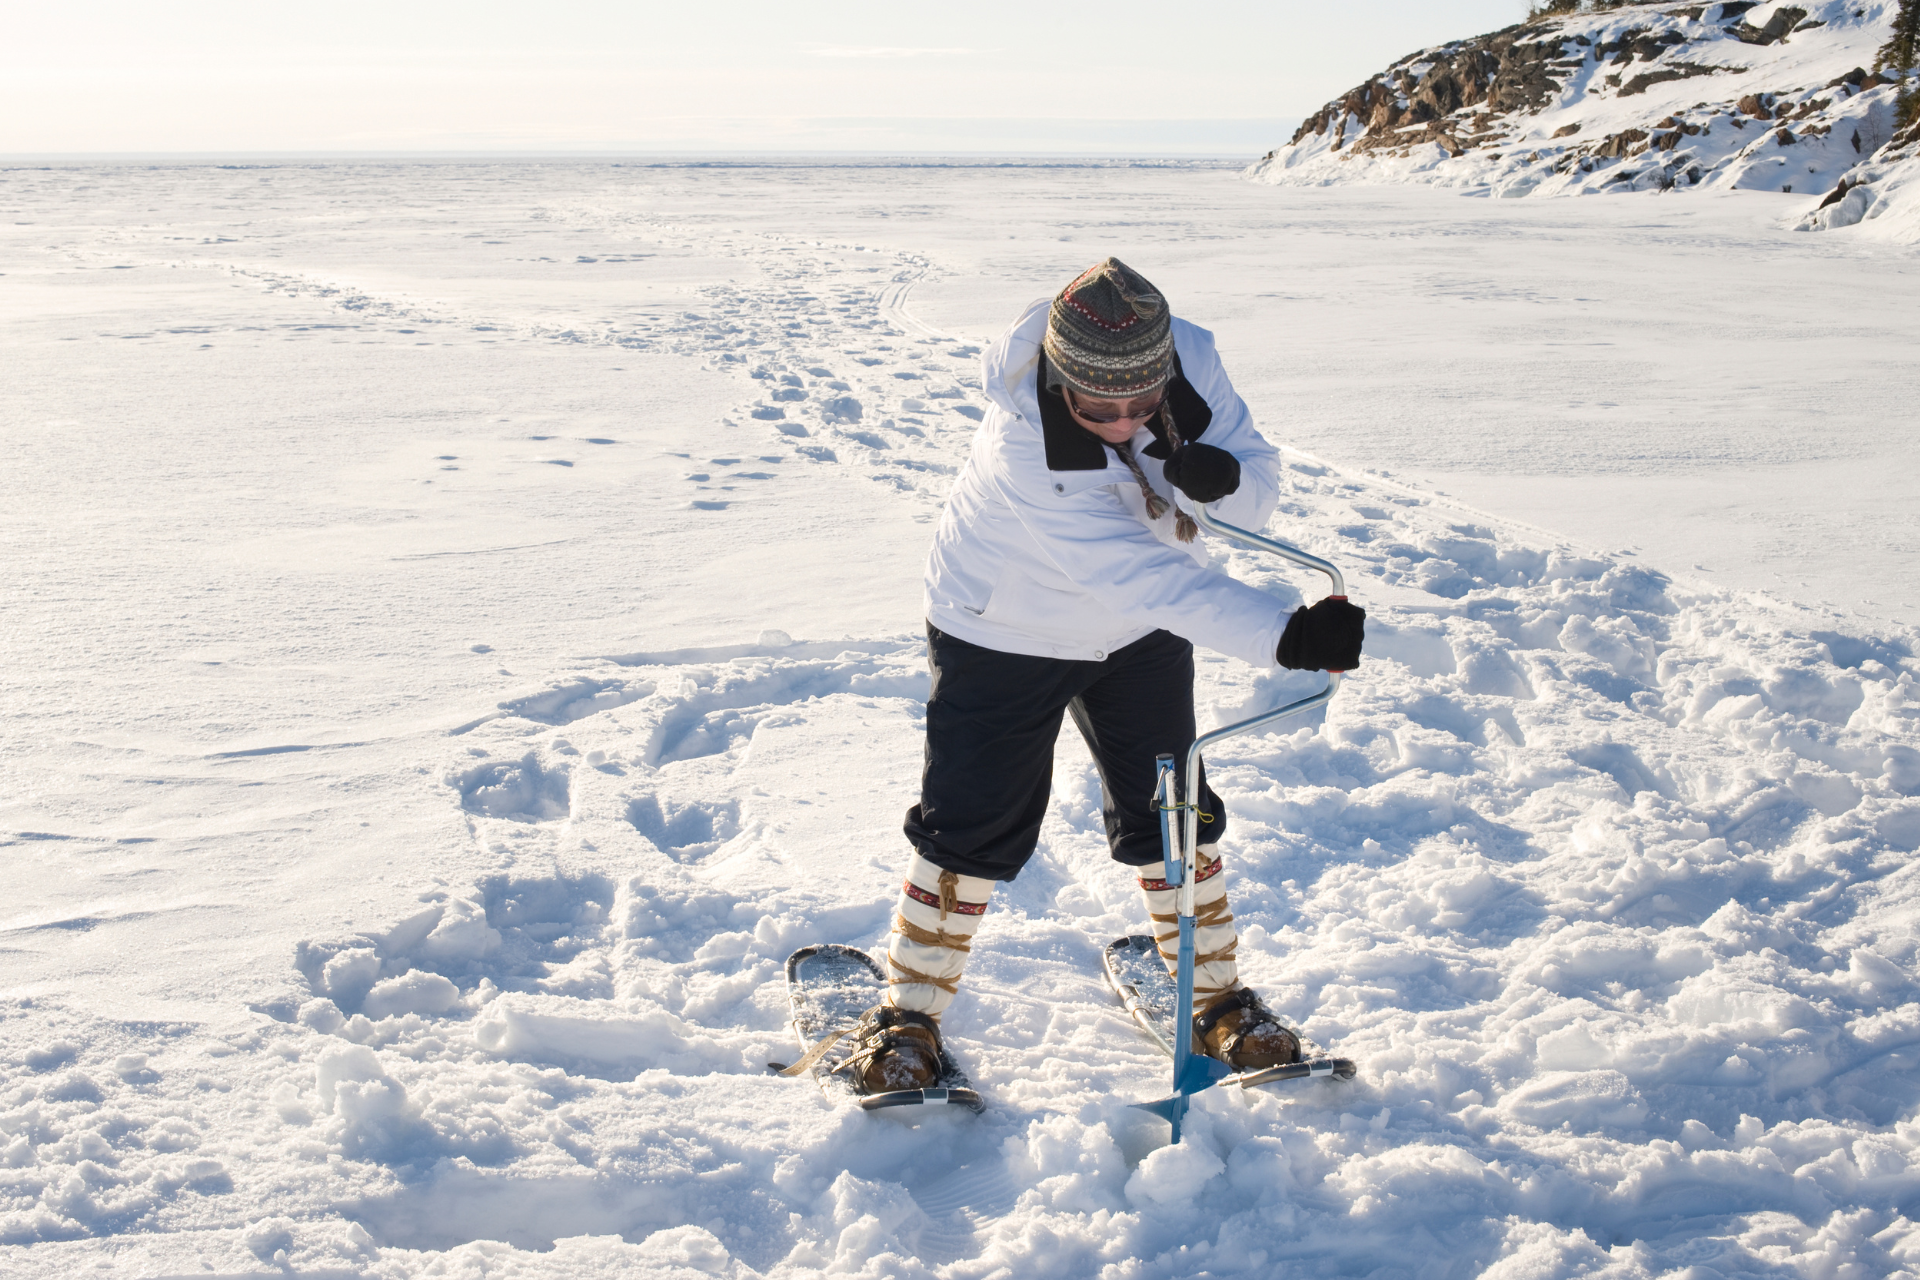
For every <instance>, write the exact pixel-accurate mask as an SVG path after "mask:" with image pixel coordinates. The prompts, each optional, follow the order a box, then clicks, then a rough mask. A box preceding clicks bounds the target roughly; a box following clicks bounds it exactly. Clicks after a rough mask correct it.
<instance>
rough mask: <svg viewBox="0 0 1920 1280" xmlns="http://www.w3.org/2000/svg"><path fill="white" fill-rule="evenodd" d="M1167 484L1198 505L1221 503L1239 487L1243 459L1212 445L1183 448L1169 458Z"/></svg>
mask: <svg viewBox="0 0 1920 1280" xmlns="http://www.w3.org/2000/svg"><path fill="white" fill-rule="evenodd" d="M1164 470H1165V471H1166V473H1167V483H1168V484H1170V485H1172V486H1173V487H1174V488H1176V489H1178V490H1179V491H1180V492H1182V493H1184V494H1186V495H1187V496H1188V497H1189V498H1192V499H1193V500H1194V501H1195V502H1218V501H1220V499H1222V498H1224V497H1226V496H1227V495H1228V494H1230V493H1232V492H1233V491H1234V490H1235V489H1238V488H1239V487H1240V459H1238V458H1236V457H1234V456H1233V455H1232V454H1230V453H1228V452H1227V451H1226V450H1225V449H1216V448H1214V447H1213V446H1212V445H1210V444H1198V443H1195V444H1183V445H1181V446H1180V447H1179V448H1178V449H1175V450H1174V451H1173V452H1172V453H1171V454H1170V455H1168V457H1167V462H1166V466H1165V468H1164Z"/></svg>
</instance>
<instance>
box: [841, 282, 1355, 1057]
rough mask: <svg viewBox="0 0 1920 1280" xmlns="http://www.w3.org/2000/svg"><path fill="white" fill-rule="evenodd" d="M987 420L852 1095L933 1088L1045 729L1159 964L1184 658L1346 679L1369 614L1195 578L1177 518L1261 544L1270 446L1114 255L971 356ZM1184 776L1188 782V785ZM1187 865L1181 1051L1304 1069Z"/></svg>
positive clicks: (937, 638) (1208, 346)
mask: <svg viewBox="0 0 1920 1280" xmlns="http://www.w3.org/2000/svg"><path fill="white" fill-rule="evenodd" d="M982 365H983V370H984V374H985V379H984V388H985V392H986V395H987V398H988V399H989V400H990V401H991V402H992V408H991V409H989V410H988V412H987V415H986V417H985V418H984V419H983V420H982V422H981V424H980V428H979V431H978V433H977V434H976V435H975V437H974V443H973V452H972V456H971V458H970V459H969V461H968V463H967V465H966V467H965V468H964V469H963V470H962V472H961V474H960V476H959V477H958V479H957V480H956V482H955V484H954V487H953V491H952V494H951V496H950V497H949V498H948V500H947V506H946V511H945V514H944V516H943V517H942V519H941V522H940V525H939V529H938V532H937V533H936V534H935V537H934V544H933V550H932V553H931V554H930V555H929V557H928V560H927V570H926V604H927V660H928V664H929V666H930V667H931V669H932V677H933V679H932V687H931V690H930V691H929V694H928V697H927V714H926V757H925V765H924V770H923V774H922V780H921V792H920V802H919V803H918V804H916V805H914V806H913V808H912V809H910V810H909V811H908V813H907V820H906V835H907V840H908V842H909V843H910V844H911V845H912V847H913V853H912V856H911V858H910V860H909V862H908V866H907V874H906V881H905V884H904V885H903V886H902V888H901V892H900V897H899V899H898V903H897V907H896V911H895V918H894V926H893V932H892V934H891V936H890V938H889V940H888V948H887V957H886V961H887V963H886V972H887V983H888V986H887V995H886V998H885V1001H884V1003H882V1004H881V1005H880V1006H879V1007H878V1008H876V1009H873V1010H870V1011H869V1012H868V1014H867V1015H866V1017H865V1018H864V1019H863V1020H862V1022H861V1024H860V1025H859V1026H858V1027H857V1028H856V1029H855V1031H854V1033H853V1035H854V1042H855V1047H854V1049H853V1051H852V1052H851V1053H850V1054H849V1057H848V1059H847V1060H846V1061H845V1062H844V1063H843V1064H842V1068H841V1069H842V1070H849V1071H851V1072H852V1073H853V1074H854V1078H855V1082H856V1087H858V1088H860V1089H861V1090H862V1091H864V1092H869V1093H872V1092H884V1091H888V1090H894V1089H914V1088H926V1087H929V1086H931V1085H933V1084H934V1083H935V1082H936V1081H937V1080H938V1078H939V1076H940V1025H939V1019H940V1015H941V1013H942V1012H943V1011H944V1010H945V1009H946V1008H947V1006H948V1005H949V1004H950V1003H951V1001H952V1000H953V997H954V995H955V993H956V992H957V991H958V989H959V982H960V978H961V976H962V972H963V970H964V968H965V966H966V961H967V957H968V955H969V954H970V951H971V948H972V941H973V936H974V933H975V931H976V930H977V929H978V928H979V927H980V923H981V919H982V917H983V916H984V915H985V914H986V911H987V906H988V901H989V899H990V897H991V894H992V889H993V885H994V882H995V881H1000V880H1012V879H1013V878H1014V877H1015V876H1017V875H1018V874H1019V873H1020V869H1021V867H1022V866H1024V865H1025V864H1026V861H1027V859H1028V858H1029V857H1031V856H1032V854H1033V851H1034V848H1035V845H1036V844H1037V843H1038V840H1039V832H1040V823H1041V819H1042V817H1043V816H1044V814H1045V811H1046V804H1047V797H1048V792H1049V789H1050V785H1051V775H1052V768H1053V748H1054V740H1055V738H1057V737H1058V736H1059V732H1060V726H1061V717H1062V715H1063V713H1064V714H1067V715H1071V716H1072V717H1073V721H1074V724H1075V725H1076V726H1078V728H1079V730H1080V733H1081V735H1082V736H1083V737H1084V738H1085V739H1086V743H1087V746H1088V748H1089V749H1090V750H1091V752H1092V753H1093V758H1094V762H1095V764H1096V765H1097V767H1098V770H1099V774H1100V785H1101V790H1102V794H1103V799H1104V816H1105V825H1106V832H1107V839H1108V842H1109V845H1110V847H1111V850H1112V855H1113V857H1114V858H1115V860H1117V861H1119V862H1122V863H1125V864H1126V865H1128V866H1131V867H1136V868H1138V869H1139V872H1138V874H1139V880H1140V887H1141V890H1142V892H1143V894H1144V896H1145V898H1146V905H1147V912H1148V915H1149V916H1150V917H1151V919H1152V921H1153V930H1154V933H1155V935H1156V937H1157V938H1158V939H1159V943H1160V953H1161V955H1162V956H1163V957H1165V959H1166V961H1167V964H1168V967H1169V969H1171V968H1172V967H1173V965H1174V962H1175V955H1176V953H1175V950H1174V947H1175V945H1176V939H1177V936H1178V926H1177V924H1176V923H1175V921H1176V916H1175V905H1174V897H1175V891H1176V888H1177V886H1174V885H1169V884H1167V883H1165V882H1164V881H1162V880H1161V879H1160V878H1159V877H1160V876H1161V875H1163V874H1164V871H1163V870H1162V869H1161V837H1160V824H1159V819H1158V816H1157V814H1156V813H1155V812H1154V808H1153V804H1152V800H1151V797H1152V794H1153V790H1154V782H1155V776H1154V770H1155V767H1156V766H1155V758H1156V757H1157V756H1159V755H1161V754H1163V753H1164V754H1171V755H1173V756H1174V758H1175V759H1176V760H1177V761H1179V762H1180V767H1181V768H1182V769H1184V768H1185V761H1186V753H1187V749H1188V747H1189V746H1190V745H1192V743H1193V740H1194V732H1195V730H1194V708H1193V646H1194V645H1195V644H1200V645H1205V646H1206V647H1207V648H1209V649H1213V650H1215V651H1217V652H1219V653H1223V654H1227V655H1230V656H1233V657H1238V658H1244V659H1245V660H1247V661H1248V662H1252V663H1255V664H1257V665H1259V666H1263V667H1264V666H1270V665H1272V664H1274V663H1275V662H1278V663H1279V664H1280V665H1283V666H1288V667H1295V668H1305V669H1332V670H1345V669H1350V668H1352V667H1353V666H1354V665H1355V664H1356V663H1357V662H1358V661H1359V657H1360V646H1361V640H1362V634H1363V630H1364V619H1365V616H1366V615H1365V612H1364V611H1363V610H1361V609H1359V608H1357V607H1355V606H1353V605H1351V604H1348V603H1347V602H1345V601H1344V600H1335V599H1332V598H1329V599H1325V600H1322V601H1320V602H1319V603H1317V604H1315V605H1314V606H1312V607H1311V608H1303V609H1299V610H1295V611H1293V612H1292V613H1291V615H1290V616H1289V615H1287V614H1285V613H1283V611H1282V610H1281V609H1279V608H1277V607H1276V605H1275V603H1274V600H1273V598H1272V597H1271V596H1268V595H1266V594H1264V593H1262V592H1260V591H1258V590H1256V589H1254V588H1253V587H1250V586H1248V585H1246V584H1244V583H1241V582H1237V581H1235V580H1234V579H1233V578H1231V577H1229V576H1228V575H1226V574H1225V573H1222V572H1220V571H1219V570H1217V569H1215V568H1213V567H1211V565H1210V564H1209V562H1208V560H1207V557H1206V555H1205V553H1204V551H1203V550H1202V548H1201V545H1200V544H1199V543H1198V542H1196V541H1195V538H1194V535H1195V532H1196V526H1195V524H1194V521H1193V518H1192V517H1191V516H1190V515H1189V514H1188V513H1187V508H1188V507H1189V506H1190V505H1191V504H1195V503H1213V504H1216V505H1215V506H1214V508H1213V510H1214V512H1215V514H1217V515H1218V516H1219V517H1220V518H1221V519H1223V520H1225V521H1227V522H1228V523H1231V524H1236V525H1240V526H1242V527H1245V528H1250V529H1259V528H1262V527H1264V526H1265V524H1266V522H1267V519H1268V517H1270V516H1271V515H1272V514H1273V510H1274V507H1275V505H1276V504H1277V503H1278V501H1279V490H1280V483H1279V482H1280V458H1279V452H1278V450H1276V449H1275V448H1274V447H1273V446H1272V445H1270V444H1268V443H1267V441H1266V440H1265V439H1263V438H1262V437H1261V435H1260V433H1259V432H1258V431H1257V430H1256V429H1255V428H1254V425H1253V419H1252V417H1251V415H1250V414H1249V413H1248V411H1247V406H1246V404H1245V403H1244V402H1242V400H1241V399H1240V397H1239V395H1238V394H1237V393H1235V391H1234V389H1233V384H1232V383H1231V382H1229V381H1228V379H1227V375H1226V372H1225V370H1224V369H1223V368H1222V367H1221V363H1220V357H1219V355H1218V354H1217V353H1216V352H1215V350H1214V343H1213V336H1212V335H1211V334H1210V333H1208V332H1207V331H1206V330H1204V329H1201V328H1198V327H1197V326H1195V325H1192V324H1189V323H1188V322H1186V321H1184V320H1180V319H1177V318H1175V317H1174V316H1173V315H1172V314H1171V313H1170V312H1169V310H1168V307H1167V302H1166V299H1165V298H1164V297H1162V296H1161V294H1160V292H1159V291H1158V290H1157V289H1155V288H1154V287H1153V285H1151V284H1150V283H1148V282H1147V280H1145V279H1144V278H1143V277H1141V276H1140V275H1139V274H1138V273H1137V272H1135V271H1133V270H1132V269H1131V268H1129V267H1128V266H1126V264H1124V263H1122V262H1121V261H1120V260H1119V259H1117V258H1108V259H1107V260H1106V261H1104V262H1100V263H1096V264H1095V265H1094V266H1092V267H1089V268H1088V269H1087V270H1086V271H1084V272H1082V273H1081V274H1080V275H1078V276H1076V277H1075V278H1074V280H1073V281H1072V282H1071V283H1070V284H1068V285H1067V286H1066V288H1064V289H1062V290H1061V291H1060V293H1059V294H1058V295H1057V296H1055V297H1054V298H1052V299H1051V300H1050V301H1049V300H1044V299H1043V300H1041V301H1039V302H1035V303H1034V304H1032V305H1031V306H1030V307H1028V308H1027V310H1026V311H1025V313H1024V314H1022V315H1021V316H1020V318H1019V319H1018V320H1016V321H1015V322H1014V324H1013V327H1012V328H1011V329H1009V330H1008V331H1007V332H1006V333H1005V334H1003V335H1002V336H1001V337H1000V339H999V340H998V341H997V342H995V343H994V344H993V346H992V348H991V349H989V350H988V351H987V352H985V353H984V355H983V357H982ZM1183 781H1184V780H1183ZM1202 796H1203V801H1202V802H1203V804H1204V806H1205V808H1204V809H1203V810H1202V812H1203V813H1204V814H1206V815H1208V819H1209V820H1208V821H1207V823H1206V824H1205V825H1204V827H1203V834H1202V835H1201V837H1200V841H1201V843H1200V846H1199V849H1198V854H1199V857H1198V863H1197V866H1198V871H1197V874H1196V877H1195V879H1196V881H1197V889H1196V893H1195V911H1196V915H1197V917H1198V920H1197V926H1198V927H1197V932H1196V947H1195V950H1196V956H1195V986H1194V990H1195V1008H1196V1011H1197V1017H1196V1019H1195V1032H1196V1034H1195V1037H1194V1044H1195V1046H1196V1049H1197V1050H1199V1051H1204V1052H1206V1053H1208V1054H1211V1055H1212V1056H1214V1057H1216V1058H1219V1059H1221V1060H1222V1061H1224V1062H1227V1063H1228V1064H1230V1065H1231V1066H1233V1067H1234V1068H1236V1069H1241V1070H1246V1069H1253V1068H1257V1067H1263V1066H1270V1065H1274V1064H1276V1063H1283V1062H1292V1061H1295V1060H1296V1059H1297V1057H1298V1054H1299V1049H1300V1043H1299V1038H1298V1036H1296V1035H1295V1034H1294V1033H1293V1032H1292V1031H1291V1030H1289V1029H1288V1028H1287V1027H1286V1026H1285V1025H1283V1024H1282V1023H1281V1021H1280V1020H1279V1019H1278V1018H1277V1017H1276V1016H1275V1015H1274V1014H1273V1013H1272V1011H1270V1010H1269V1009H1268V1008H1267V1006H1266V1005H1265V1004H1264V1003H1263V1002H1262V1001H1261V1000H1260V998H1259V997H1258V996H1257V995H1255V994H1254V993H1253V992H1252V991H1250V990H1248V989H1247V988H1245V987H1244V986H1243V985H1242V984H1241V982H1240V978H1239V972H1238V969H1237V966H1236V964H1235V961H1234V949H1235V946H1236V934H1235V931H1234V928H1233V916H1232V914H1231V912H1230V910H1229V908H1228V903H1227V892H1226V877H1225V875H1224V864H1223V862H1222V861H1221V858H1220V854H1219V850H1218V846H1219V843H1220V839H1221V837H1222V836H1223V835H1224V834H1225V832H1226V830H1227V815H1226V811H1225V809H1224V808H1223V807H1222V806H1221V803H1220V799H1219V797H1218V796H1217V795H1215V794H1214V793H1213V791H1212V790H1211V789H1210V788H1207V787H1206V786H1205V779H1204V776H1203V778H1202Z"/></svg>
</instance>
